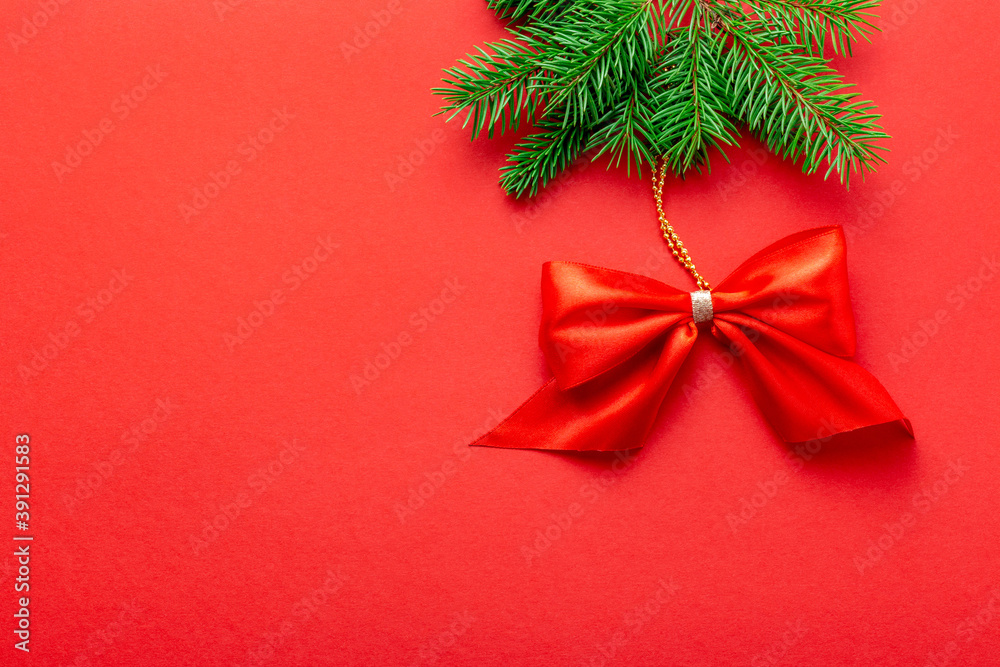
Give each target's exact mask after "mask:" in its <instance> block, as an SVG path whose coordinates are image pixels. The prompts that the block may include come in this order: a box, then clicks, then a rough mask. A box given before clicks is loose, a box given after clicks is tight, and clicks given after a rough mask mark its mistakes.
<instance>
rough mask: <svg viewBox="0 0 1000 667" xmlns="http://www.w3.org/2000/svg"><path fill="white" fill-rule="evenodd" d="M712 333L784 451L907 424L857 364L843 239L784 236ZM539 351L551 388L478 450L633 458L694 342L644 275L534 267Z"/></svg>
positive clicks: (723, 294)
mask: <svg viewBox="0 0 1000 667" xmlns="http://www.w3.org/2000/svg"><path fill="white" fill-rule="evenodd" d="M711 307H712V310H714V317H713V319H712V324H711V331H712V335H713V336H715V338H716V339H718V340H719V341H720V342H721V343H722V344H723V345H725V346H726V347H727V348H728V349H729V352H730V353H731V354H732V355H733V357H734V358H735V359H737V360H738V361H739V365H740V366H742V367H743V369H744V371H745V375H746V379H747V381H748V382H749V384H750V390H751V392H752V394H753V396H754V398H755V400H756V401H757V404H758V405H759V406H760V409H761V410H762V411H763V412H764V414H765V415H766V417H767V418H768V420H769V421H770V422H771V424H772V425H773V426H774V428H775V430H777V432H778V434H779V435H780V436H781V437H782V439H784V440H785V441H786V442H805V441H808V440H813V439H816V438H820V437H825V436H829V435H832V434H834V433H842V432H845V431H853V430H855V429H859V428H863V427H865V426H874V425H876V424H885V423H888V422H896V421H898V422H900V423H901V424H902V426H903V427H904V428H905V429H906V431H907V433H909V434H910V435H911V436H912V435H913V430H912V428H911V426H910V422H909V420H907V419H906V417H904V416H903V414H902V413H901V412H900V410H899V408H898V407H896V404H895V403H894V402H893V400H892V398H890V396H889V394H888V392H887V391H886V390H885V388H884V387H883V386H882V385H881V384H880V383H879V381H878V380H876V379H875V378H874V377H873V376H872V375H871V374H870V373H868V372H867V371H866V370H864V369H863V368H861V367H860V366H858V365H857V364H856V363H854V362H853V361H851V360H850V359H848V358H847V357H850V356H852V355H853V354H854V344H855V338H854V315H853V313H852V312H851V303H850V297H849V294H848V288H847V264H846V261H845V243H844V234H843V231H842V230H841V228H840V227H823V228H819V229H811V230H807V231H804V232H799V233H798V234H793V235H791V236H789V237H787V238H785V239H782V240H781V241H778V242H777V243H775V244H773V245H771V246H769V247H767V248H765V249H764V250H762V251H760V252H758V253H757V254H756V255H754V256H753V257H751V258H750V259H749V260H747V261H746V262H744V263H743V265H742V266H740V267H739V268H738V269H736V270H735V271H734V272H733V273H732V274H731V275H730V276H729V277H728V278H726V279H725V280H723V281H722V283H720V284H719V286H718V287H717V288H715V289H714V290H713V291H712V293H711ZM542 311H543V312H542V327H541V332H540V336H539V338H540V342H541V347H542V350H543V351H544V353H545V359H546V360H547V361H548V364H549V368H550V369H551V370H552V374H553V375H554V376H555V377H554V379H552V380H550V381H549V382H548V383H547V384H545V386H543V387H542V388H541V389H539V390H538V391H537V392H536V393H535V394H534V396H532V397H531V398H529V399H528V400H527V401H526V402H525V403H524V404H523V405H521V407H519V408H518V409H517V410H515V411H514V413H513V414H512V415H511V416H510V417H508V418H507V419H506V420H504V421H503V422H501V423H500V425H499V426H497V427H496V428H495V429H493V431H491V432H490V433H488V434H486V435H485V436H483V437H482V438H480V439H479V440H477V441H476V442H474V443H473V444H474V445H480V446H488V447H513V448H520V449H561V450H602V451H608V450H621V449H632V448H635V447H641V446H642V442H643V440H644V439H645V437H646V435H647V434H648V433H649V430H650V428H651V427H652V425H653V421H654V419H655V418H656V414H657V412H658V411H659V408H660V404H661V403H662V402H663V399H664V397H665V396H666V394H667V390H668V389H669V388H670V383H671V382H672V381H673V379H674V376H675V375H676V374H677V371H678V369H679V368H680V366H681V364H682V363H683V362H684V359H685V358H686V357H687V355H688V353H689V352H690V351H691V348H692V346H693V345H694V341H695V339H696V338H697V337H698V325H696V324H695V322H694V318H693V316H692V297H691V295H690V294H689V293H687V292H682V291H680V290H677V289H674V288H673V287H670V286H669V285H664V284H663V283H661V282H658V281H656V280H653V279H652V278H647V277H645V276H641V275H636V274H632V273H624V272H622V271H613V270H611V269H602V268H598V267H595V266H587V265H584V264H575V263H572V262H547V263H546V264H545V265H544V267H543V269H542Z"/></svg>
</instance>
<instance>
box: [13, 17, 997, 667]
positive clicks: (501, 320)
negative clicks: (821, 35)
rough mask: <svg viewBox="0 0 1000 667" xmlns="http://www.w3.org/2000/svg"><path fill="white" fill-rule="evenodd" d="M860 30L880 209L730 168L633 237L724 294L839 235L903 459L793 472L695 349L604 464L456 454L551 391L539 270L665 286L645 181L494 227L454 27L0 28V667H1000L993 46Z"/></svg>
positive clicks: (489, 33)
mask: <svg viewBox="0 0 1000 667" xmlns="http://www.w3.org/2000/svg"><path fill="white" fill-rule="evenodd" d="M880 11H881V16H882V18H881V20H880V23H881V25H882V26H883V27H886V28H889V29H888V30H887V31H886V32H885V33H883V34H881V35H876V36H875V37H873V40H872V44H871V45H861V46H859V47H858V48H857V49H856V57H855V58H854V59H853V60H849V61H846V62H840V61H838V67H839V68H840V69H841V70H842V71H843V72H844V73H845V75H846V77H847V79H848V80H850V81H856V82H857V83H858V84H859V90H860V92H861V93H863V94H864V95H866V96H870V97H871V98H873V99H875V100H876V101H877V102H878V104H879V105H880V108H881V110H882V111H883V112H884V114H885V126H886V128H887V130H888V131H889V132H890V133H891V134H892V137H893V138H892V140H891V142H889V146H890V147H891V149H892V152H891V154H890V158H889V159H890V162H889V164H888V165H887V166H886V167H883V168H882V169H880V171H879V173H878V174H877V175H876V176H875V177H872V178H870V179H868V180H867V182H866V183H864V184H859V185H858V186H857V187H854V188H852V189H851V190H850V192H846V191H844V190H843V189H842V188H841V187H840V186H839V185H837V184H836V183H833V182H824V181H823V180H822V179H821V178H819V177H818V176H803V175H802V174H800V173H799V171H798V170H797V168H796V167H795V166H794V165H790V164H787V163H784V162H782V161H780V160H779V159H777V158H774V157H765V156H764V154H763V153H762V152H761V151H760V146H759V145H758V144H757V143H754V142H753V141H752V140H747V141H746V143H745V145H744V147H743V149H742V150H734V151H732V152H731V159H732V164H731V165H728V166H727V165H726V164H725V163H724V162H722V161H721V160H716V161H715V168H714V170H713V172H712V173H711V174H706V175H703V176H698V175H694V176H692V177H690V178H688V179H687V180H686V181H684V182H680V181H671V182H670V183H669V184H668V186H667V193H668V196H667V200H668V201H667V206H668V209H669V213H670V217H671V219H672V220H673V221H674V222H675V223H676V225H677V228H678V230H679V232H680V234H681V236H682V237H683V239H684V240H685V242H686V243H687V245H688V247H689V248H690V249H691V252H692V254H693V256H694V257H695V259H696V260H697V263H698V267H699V269H700V270H701V271H702V272H703V273H704V274H705V275H706V276H707V277H708V278H709V279H715V280H718V279H720V278H721V277H722V276H724V275H725V274H727V273H728V272H729V271H730V270H731V269H732V268H734V267H735V266H736V265H737V264H738V263H739V262H741V261H742V260H744V259H745V258H747V257H748V256H749V255H750V254H752V253H753V252H754V251H756V250H758V249H759V248H761V247H763V246H765V245H767V244H769V243H771V242H772V241H774V240H776V239H778V238H780V237H782V236H784V235H786V234H789V233H791V232H794V231H797V230H801V229H804V228H807V227H813V226H818V225H827V224H835V223H840V224H844V225H845V226H846V227H847V231H848V234H849V239H850V240H849V262H850V278H851V283H852V290H853V299H854V303H855V308H856V317H857V324H858V338H859V344H858V356H857V359H858V361H859V362H860V363H861V364H863V365H864V366H865V367H867V368H869V369H870V370H872V371H873V372H874V373H875V375H876V376H878V377H879V378H880V379H881V380H882V381H883V383H884V384H885V385H886V387H887V388H888V389H889V391H890V392H891V393H892V395H893V396H894V397H895V399H896V401H897V402H898V403H899V405H900V406H901V407H902V409H903V410H904V411H905V412H906V413H907V415H908V416H909V417H910V418H911V419H912V420H913V423H914V427H915V429H916V432H917V439H916V442H915V443H913V442H910V441H906V440H900V439H898V438H896V437H895V436H888V435H885V434H880V433H875V434H872V435H871V436H870V437H869V438H867V439H866V440H865V441H864V442H855V443H853V444H852V445H851V446H849V447H846V446H841V447H835V446H834V445H833V443H831V444H830V445H829V446H824V447H823V448H822V450H821V451H820V453H819V454H818V455H816V456H812V455H810V454H808V453H806V456H807V457H808V458H809V460H808V461H806V460H804V458H803V457H802V456H798V455H796V454H795V453H794V452H793V451H791V452H790V450H788V448H786V447H784V446H783V445H782V444H780V443H779V441H778V439H777V438H776V436H775V434H774V433H773V432H772V430H771V429H770V428H769V426H768V425H767V424H766V423H765V422H764V421H763V420H762V418H761V415H760V413H759V412H758V410H757V409H756V408H755V406H754V405H753V403H752V401H751V399H750V397H749V395H748V393H747V391H746V390H745V388H744V386H743V384H742V383H741V382H740V380H739V378H738V377H735V376H734V374H733V372H732V371H731V369H728V368H725V367H724V364H723V358H722V356H721V354H720V351H719V349H718V348H717V347H715V346H714V344H713V343H712V342H711V341H709V340H704V341H699V343H698V347H697V349H696V350H695V352H694V354H693V355H692V357H691V358H690V359H689V361H688V362H687V364H686V366H685V368H684V370H683V371H682V373H681V374H680V376H679V377H678V378H677V382H676V387H675V388H674V390H672V392H671V394H670V396H669V397H668V400H667V403H666V405H665V407H664V409H663V410H662V413H661V419H660V421H659V422H658V426H657V428H656V430H655V431H654V433H653V434H652V436H651V437H650V439H649V441H648V442H647V446H646V447H645V449H643V450H642V451H641V452H640V453H639V454H638V456H636V457H635V458H634V460H628V461H623V462H619V463H616V460H615V459H614V458H613V457H607V456H592V457H575V456H567V455H558V454H551V453H541V452H533V451H499V450H483V449H468V448H466V447H465V446H464V443H465V442H468V441H470V440H471V439H473V437H474V436H475V435H476V434H477V433H478V432H479V430H480V429H481V428H483V427H484V426H488V425H490V424H492V423H494V422H495V420H496V418H497V417H498V416H500V415H503V414H505V413H507V412H509V411H510V410H512V409H513V408H514V407H515V406H516V405H518V404H519V403H520V402H521V401H522V400H523V399H525V398H526V397H527V396H528V395H529V394H530V393H531V392H532V391H534V389H535V388H536V387H537V386H538V385H539V384H540V383H541V382H542V381H543V380H544V379H545V377H546V371H545V368H544V364H543V361H542V358H541V355H540V352H539V350H538V348H537V339H536V332H537V326H538V316H539V293H538V280H539V271H540V266H541V264H542V262H543V261H545V260H548V259H569V260H579V261H585V262H588V263H594V264H598V265H602V266H608V267H615V268H620V269H624V270H641V269H643V267H646V269H648V270H649V271H651V272H652V274H653V275H655V276H656V277H658V278H662V279H663V280H665V281H669V282H671V283H673V284H675V285H678V286H685V285H689V284H690V283H689V280H688V278H687V277H686V276H685V275H684V274H683V273H682V272H681V270H680V269H679V268H678V267H677V266H675V265H674V264H673V263H672V262H671V261H670V260H669V259H668V258H667V257H666V256H665V254H664V249H663V244H662V241H661V240H660V239H659V238H658V236H657V229H656V222H655V218H654V211H653V205H652V200H651V197H650V194H649V181H648V177H647V178H645V179H642V180H639V179H637V178H635V177H634V176H633V177H632V178H628V177H626V175H625V174H624V173H623V172H619V171H611V172H606V171H605V170H604V169H602V168H601V167H599V166H595V167H586V168H582V169H579V170H577V171H575V172H574V173H573V175H572V177H571V178H570V179H569V180H568V181H567V182H565V183H563V184H561V185H559V186H556V187H553V188H551V189H550V190H549V191H548V192H547V193H546V194H545V195H544V196H543V197H541V198H540V199H539V200H538V201H537V202H535V203H531V204H524V203H517V202H514V201H512V200H511V199H509V198H508V197H506V196H505V195H504V194H503V192H502V191H501V190H500V189H499V188H498V186H497V182H496V181H497V169H498V167H499V166H500V164H501V162H502V156H503V152H504V150H505V149H506V148H508V147H509V145H510V142H509V140H507V139H504V140H499V141H492V142H490V141H482V142H476V143H473V144H470V143H469V142H468V141H467V135H466V133H465V132H463V131H462V130H461V129H460V128H459V127H458V126H457V124H451V125H445V123H444V121H443V119H442V118H441V117H433V116H432V114H433V112H434V111H435V109H436V107H437V105H438V103H439V100H437V99H436V98H435V97H434V96H432V95H431V93H430V92H429V91H430V88H431V87H432V86H434V85H436V83H437V81H438V80H439V75H440V68H442V67H444V66H448V65H451V64H452V63H453V61H454V60H455V59H456V58H457V57H459V56H461V55H462V54H464V53H465V52H467V51H468V50H469V49H471V48H472V47H473V45H474V44H477V43H480V42H482V41H484V40H487V39H495V38H498V37H500V36H502V35H503V34H504V33H503V29H502V25H501V24H500V23H499V22H498V21H496V19H495V18H494V17H493V16H492V13H491V12H490V11H489V10H488V9H487V8H486V6H485V3H484V2H479V1H471V2H437V3H430V2H412V1H411V0H389V1H388V2H386V1H385V0H369V1H365V2H351V3H343V2H341V3H324V2H318V1H317V2H297V3H288V2H278V1H277V0H271V1H265V0H257V1H254V2H242V1H239V2H237V1H236V0H220V1H218V2H210V1H209V0H199V1H197V2H195V1H193V0H189V1H187V2H174V3H147V2H140V1H138V0H118V1H115V2H111V1H106V2H84V1H83V0H76V1H69V0H58V1H56V0H48V1H43V2H38V0H8V2H6V3H5V4H4V6H3V9H2V10H0V31H2V33H3V43H2V44H0V53H3V56H2V61H0V90H2V91H3V92H2V95H0V137H2V143H0V183H2V190H0V276H2V290H0V295H2V299H0V321H2V323H3V331H2V334H0V345H2V363H3V373H4V375H3V382H2V389H0V415H2V422H0V423H2V443H3V444H2V447H0V460H2V461H3V462H4V463H3V465H2V466H0V470H2V475H0V478H2V479H3V480H4V481H3V484H2V485H0V494H3V500H2V502H0V507H4V508H6V509H5V510H4V511H5V512H6V514H5V515H4V516H3V517H0V525H2V526H5V528H4V529H3V531H4V532H7V533H8V535H9V536H13V535H15V534H22V535H23V534H31V535H32V536H33V537H34V542H32V543H31V559H30V566H29V567H30V575H29V577H30V587H31V588H30V606H29V608H30V613H31V616H30V619H31V620H30V622H31V625H30V629H31V635H30V648H31V652H30V654H29V655H26V654H23V653H22V652H21V651H17V650H15V649H14V643H15V641H17V639H16V637H15V635H14V633H13V630H14V627H15V621H16V619H15V618H14V617H13V614H14V612H15V611H16V609H17V598H18V597H20V594H17V593H15V592H14V584H15V583H16V579H17V577H18V573H17V567H18V564H17V562H16V559H15V557H14V555H13V550H14V548H15V547H16V546H18V545H20V544H24V542H20V543H15V542H13V541H11V542H9V544H10V545H11V546H10V547H9V548H8V549H4V551H3V553H4V555H3V556H0V591H2V596H0V609H2V610H3V613H2V616H0V618H3V619H4V620H3V621H2V623H0V626H2V628H0V630H2V632H0V637H2V638H3V645H2V646H0V655H2V656H3V657H2V659H0V662H2V663H3V664H16V665H20V664H38V665H54V666H56V665H58V666H62V665H80V666H84V665H100V664H108V665H112V664H114V665H171V666H174V665H256V664H271V665H325V664H330V665H334V664H336V665H390V664H391V665H429V664H447V665H513V664H516V665H603V664H622V665H736V664H749V665H753V666H759V665H774V664H788V665H834V664H836V665H925V664H932V665H940V664H945V663H947V664H961V665H992V664H997V659H998V655H1000V572H998V564H1000V563H998V557H997V537H998V530H997V529H998V527H1000V519H998V516H997V511H996V507H997V505H996V486H997V480H998V479H1000V456H998V453H997V444H998V442H997V441H998V428H997V427H998V421H1000V419H998V408H997V398H996V397H997V393H998V373H997V371H998V355H997V352H996V349H997V348H996V339H997V334H998V326H997V324H998V318H997V295H998V294H1000V292H998V290H1000V287H998V286H997V282H998V276H997V270H998V267H997V265H996V262H997V259H998V245H1000V243H998V242H1000V234H998V231H997V227H996V223H995V218H994V215H995V210H996V208H997V204H998V188H997V180H998V169H997V166H996V165H997V157H996V156H997V153H998V148H1000V146H998V138H997V137H998V134H997V132H996V130H995V129H994V123H995V119H996V117H997V115H998V112H1000V105H998V103H997V96H996V83H995V79H996V75H997V66H996V63H997V62H998V58H1000V53H998V49H997V39H996V36H995V26H996V24H997V21H998V20H1000V9H998V8H997V5H996V4H995V3H991V2H973V3H966V4H963V5H962V6H961V8H960V9H959V8H958V7H956V6H944V5H943V4H942V3H931V2H925V1H923V0H905V2H904V1H898V0H897V1H892V2H890V3H889V4H888V5H886V6H885V7H883V8H882V9H881V10H880ZM25 21H27V23H26V22H25ZM32 23H34V24H35V25H34V27H33V26H32ZM366 32H368V33H369V35H368V36H365V33H366ZM123 96H124V97H123ZM253 137H256V139H253ZM253 142H256V145H254V143H253ZM92 144H96V145H93V146H92ZM68 151H69V152H70V154H69V155H67V152H68ZM54 163H59V164H58V165H56V164H54ZM185 207H187V208H185ZM382 355H384V356H382ZM376 365H377V366H376ZM366 367H367V379H365V377H366V376H365V373H366ZM352 378H354V379H353V380H352ZM357 378H360V379H361V380H364V383H362V382H360V381H358V379H357ZM19 433H27V434H29V435H30V438H31V466H30V467H31V470H30V477H31V494H30V496H31V509H30V512H31V519H30V521H31V526H30V531H29V533H19V532H18V531H17V530H15V528H14V497H13V496H14V492H15V490H14V453H15V452H14V446H15V442H14V438H15V435H16V434H19ZM741 512H742V513H743V518H742V519H738V520H737V519H736V517H738V516H739V515H740V513H741ZM5 539H9V537H8V538H5Z"/></svg>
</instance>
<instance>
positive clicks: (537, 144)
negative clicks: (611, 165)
mask: <svg viewBox="0 0 1000 667" xmlns="http://www.w3.org/2000/svg"><path fill="white" fill-rule="evenodd" d="M538 129H539V130H540V131H539V132H537V133H535V134H530V135H528V136H527V137H526V138H525V139H523V140H522V141H519V142H518V143H517V144H516V145H515V149H514V152H513V153H511V154H510V155H508V156H507V164H505V165H504V166H503V167H501V168H500V184H501V185H503V187H504V189H505V190H506V191H507V192H509V193H510V194H512V195H514V196H515V197H520V196H521V195H524V194H527V195H528V196H529V197H533V196H534V195H535V194H537V193H538V189H539V188H541V187H544V186H545V185H546V184H548V182H549V181H551V180H552V179H553V178H555V177H556V176H557V175H558V174H559V172H560V171H562V170H563V169H565V168H566V167H568V166H569V165H570V164H571V163H572V162H573V161H574V160H575V159H576V158H577V157H578V156H579V155H580V153H582V152H583V150H584V148H585V146H586V144H587V135H588V130H587V128H583V127H577V126H574V125H564V124H563V122H562V121H561V120H559V119H556V120H553V119H551V118H543V119H542V120H541V121H539V123H538Z"/></svg>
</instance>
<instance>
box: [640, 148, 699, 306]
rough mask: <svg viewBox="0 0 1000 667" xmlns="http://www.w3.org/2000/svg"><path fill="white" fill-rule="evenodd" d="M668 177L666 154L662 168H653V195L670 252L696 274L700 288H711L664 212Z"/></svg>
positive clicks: (661, 228)
mask: <svg viewBox="0 0 1000 667" xmlns="http://www.w3.org/2000/svg"><path fill="white" fill-rule="evenodd" d="M666 177H667V158H666V157H665V156H664V157H663V158H661V159H660V168H659V169H658V170H656V169H654V170H653V197H654V198H655V199H656V212H657V213H658V214H659V216H660V230H662V232H663V238H664V240H666V242H667V245H668V246H670V252H672V253H673V254H674V258H675V259H676V260H677V261H678V262H680V264H681V266H683V267H684V268H685V269H687V271H688V273H690V274H691V275H692V276H694V279H695V281H696V282H697V283H698V289H702V290H711V289H712V286H711V285H709V284H708V281H707V280H705V279H704V278H702V277H701V274H700V273H698V270H697V269H696V268H694V262H693V261H691V256H690V255H689V254H688V251H687V248H685V247H684V244H683V243H681V240H680V237H678V236H677V232H675V231H674V228H673V227H672V226H671V225H670V223H669V222H668V221H667V216H666V215H665V214H664V213H663V181H664V179H665V178H666Z"/></svg>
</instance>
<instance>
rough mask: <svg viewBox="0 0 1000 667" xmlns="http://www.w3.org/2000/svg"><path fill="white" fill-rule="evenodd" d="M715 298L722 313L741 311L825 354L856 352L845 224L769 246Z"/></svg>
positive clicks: (730, 278) (735, 273)
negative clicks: (848, 285) (848, 278)
mask: <svg viewBox="0 0 1000 667" xmlns="http://www.w3.org/2000/svg"><path fill="white" fill-rule="evenodd" d="M712 301H713V306H714V308H715V312H716V314H722V313H725V312H739V313H742V314H744V315H747V316H749V317H751V318H753V319H755V320H759V321H760V322H764V323H766V324H768V325H770V326H772V327H774V328H776V329H780V330H781V331H784V332H785V333H787V334H790V335H792V336H794V337H795V338H798V339H799V340H801V341H804V342H806V343H809V344H810V345H812V346H814V347H817V348H819V349H821V350H823V351H824V352H828V353H830V354H834V355H837V356H839V357H850V356H853V355H854V348H855V333H854V313H853V311H852V310H851V299H850V294H849V293H848V288H847V260H846V244H845V241H844V233H843V231H842V230H841V228H840V227H820V228H818V229H809V230H806V231H803V232H799V233H797V234H793V235H791V236H789V237H787V238H785V239H783V240H781V241H778V242H777V243H774V244H772V245H770V246H768V247H767V248H764V249H763V250H761V251H760V252H758V253H757V254H755V255H754V256H753V257H751V258H750V259H748V260H747V261H745V262H744V263H743V264H741V265H740V267H739V268H737V269H736V270H735V271H733V272H732V273H731V274H729V276H728V277H727V278H726V279H725V280H723V281H722V282H721V283H720V284H719V286H718V287H717V288H716V289H715V291H714V292H713V293H712ZM722 319H726V318H725V317H724V316H723V318H722Z"/></svg>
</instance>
